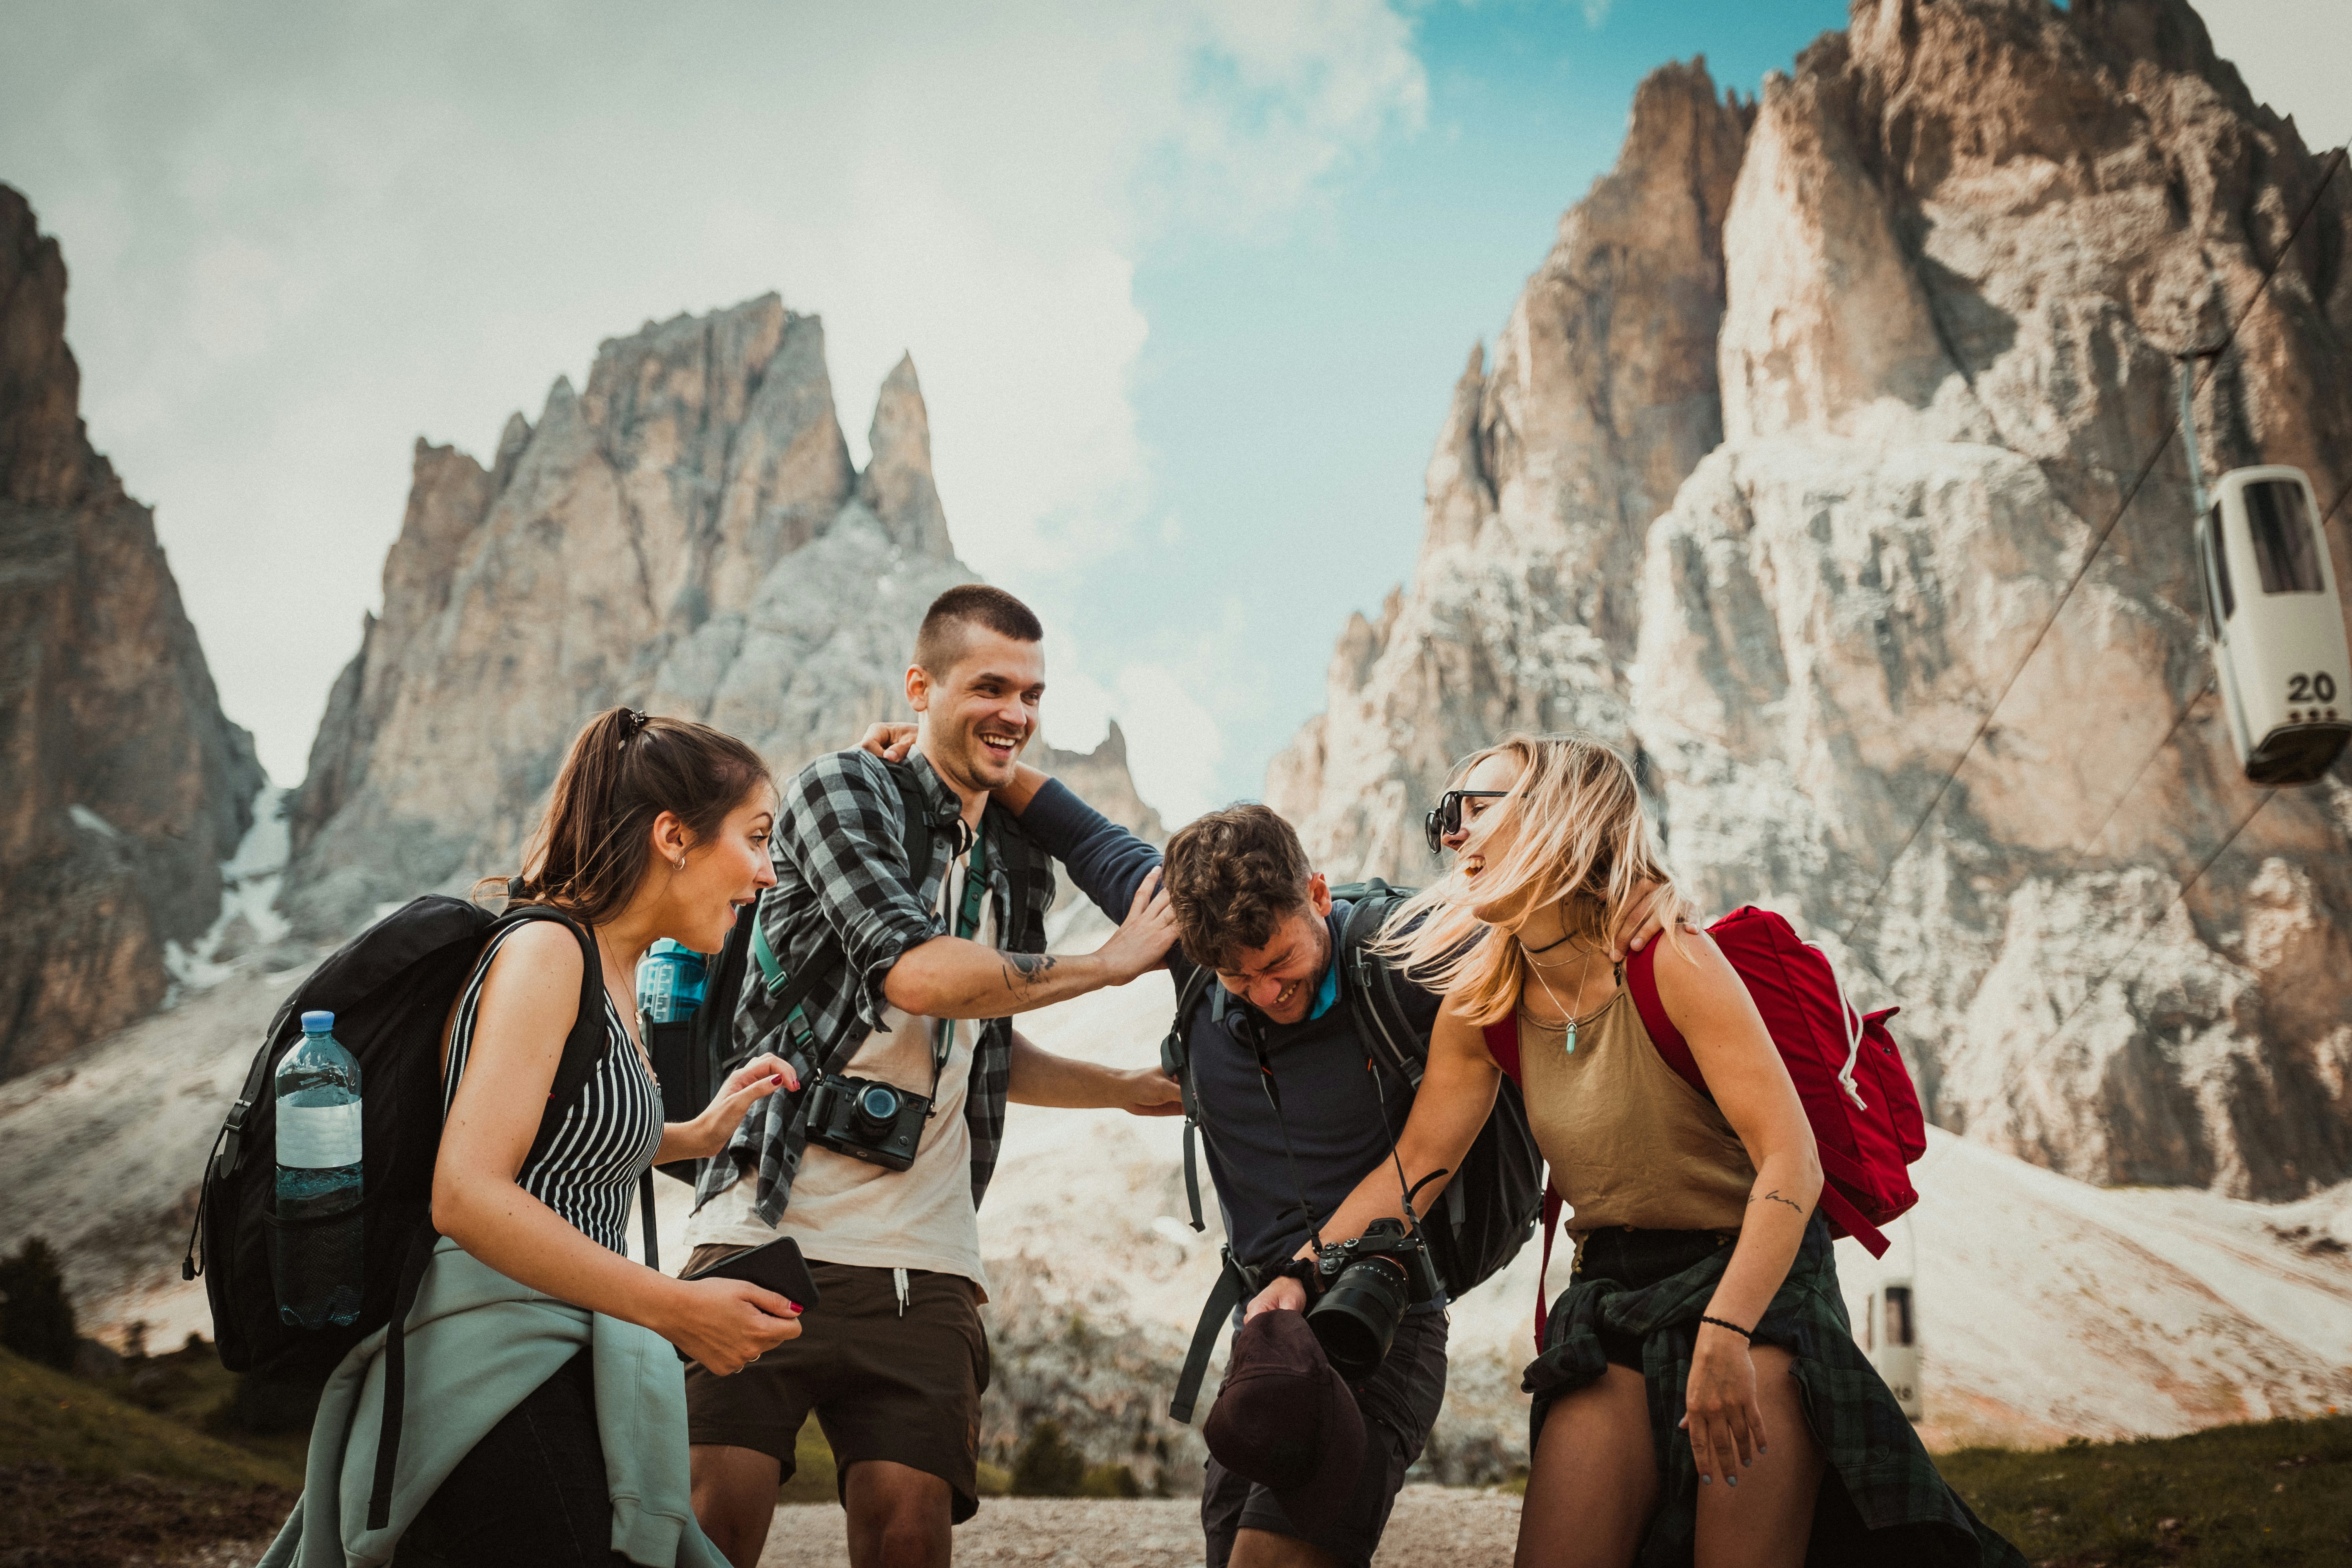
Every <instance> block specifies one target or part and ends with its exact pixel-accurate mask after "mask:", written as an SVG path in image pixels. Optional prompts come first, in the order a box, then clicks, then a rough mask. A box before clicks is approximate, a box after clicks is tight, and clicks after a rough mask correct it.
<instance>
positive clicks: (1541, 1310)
mask: <svg viewBox="0 0 2352 1568" xmlns="http://www.w3.org/2000/svg"><path fill="white" fill-rule="evenodd" d="M1485 1033H1486V1054H1487V1055H1488V1056H1490V1057H1492V1058H1495V1065H1496V1067H1498V1068H1502V1069H1503V1076H1504V1077H1505V1078H1507V1079H1510V1080H1511V1081H1512V1082H1513V1083H1515V1084H1517V1085H1518V1087H1519V1092H1520V1093H1522V1094H1524V1093H1526V1092H1527V1087H1528V1086H1527V1080H1526V1079H1524V1078H1522V1077H1521V1076H1520V1074H1519V1017H1518V1015H1517V1014H1516V1013H1514V1014H1511V1015H1509V1016H1507V1017H1501V1018H1497V1019H1496V1020H1495V1021H1494V1022H1493V1023H1491V1024H1489V1025H1487V1026H1486V1030H1485ZM1546 1177H1547V1179H1546V1180H1545V1182H1544V1195H1543V1218H1542V1220H1541V1221H1540V1222H1539V1224H1540V1226H1541V1228H1542V1230H1543V1262H1542V1263H1541V1264H1539V1265H1538V1266H1537V1268H1536V1354H1538V1355H1541V1354H1543V1348H1544V1322H1545V1321H1546V1320H1547V1319H1548V1318H1549V1316H1550V1313H1549V1310H1547V1309H1546V1307H1545V1305H1544V1291H1545V1290H1546V1289H1548V1288H1549V1280H1550V1278H1551V1244H1552V1238H1553V1237H1555V1236H1556V1235H1557V1234H1558V1233H1559V1211H1560V1208H1561V1206H1562V1204H1561V1199H1560V1195H1559V1188H1558V1187H1555V1186H1553V1185H1552V1184H1551V1182H1550V1180H1549V1173H1546Z"/></svg>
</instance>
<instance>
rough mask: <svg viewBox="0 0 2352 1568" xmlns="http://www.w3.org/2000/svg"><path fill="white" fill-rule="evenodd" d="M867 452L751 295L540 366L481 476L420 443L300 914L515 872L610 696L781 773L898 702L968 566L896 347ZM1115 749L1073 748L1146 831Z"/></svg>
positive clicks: (306, 834) (315, 809) (368, 629)
mask: <svg viewBox="0 0 2352 1568" xmlns="http://www.w3.org/2000/svg"><path fill="white" fill-rule="evenodd" d="M872 450H873V456H872V458H871V461H870V462H869V463H868V464H867V466H866V471H865V472H864V474H863V475H860V474H858V473H856V471H855V470H854V469H853V468H852V467H851V464H850V461H849V454H848V448H847V446H846V443H845V441H844V439H843V437H842V429H841V425H840V422H839V420H838V418H837V417H836V416H835V407H834V396H833V384H832V380H831V376H830V374H829V372H828V371H827V368H826V365H825V357H824V325H823V323H822V322H821V321H819V320H818V319H817V318H816V317H814V316H804V315H800V314H797V313H795V312H793V311H791V310H786V309H785V308H784V306H783V304H782V301H781V300H779V299H778V298H777V297H776V296H774V295H772V294H770V295H764V296H762V297H761V298H759V299H756V300H748V301H746V302H745V303H743V304H740V305H737V306H734V307H732V308H730V309H728V310H717V311H713V312H711V313H709V315H705V316H678V317H674V318H672V319H671V320H669V321H659V322H651V321H649V322H647V323H646V325H645V326H644V327H642V328H641V329H640V330H639V331H636V332H635V333H633V334H631V335H629V336H627V337H623V338H614V339H609V340H607V341H606V342H604V343H603V344H601V345H600V346H599V348H598V350H597V354H596V360H595V363H594V365H593V367H592V368H591V370H590V372H589V374H588V381H587V386H586V390H585V391H583V392H581V393H579V394H577V395H574V394H573V392H572V388H571V385H570V384H569V383H568V382H566V381H564V380H562V379H561V378H559V379H558V380H557V381H556V383H555V384H554V385H553V387H552V388H551V390H550V392H549V394H548V397H547V403H546V406H545V408H544V409H543V410H542V412H541V416H540V417H539V420H538V422H537V423H536V424H535V425H534V424H531V423H530V422H528V421H525V420H524V419H523V418H521V416H515V417H514V418H512V419H510V420H509V421H508V423H507V426H506V429H505V431H504V432H503V433H502V434H501V436H500V437H499V448H498V454H497V456H496V458H494V459H493V461H492V463H491V464H490V466H489V467H488V468H484V467H483V466H482V465H481V464H480V463H478V462H477V461H476V460H475V459H474V458H471V457H469V456H467V455H466V454H465V453H463V452H460V451H457V449H455V448H454V447H441V446H434V445H431V444H429V443H425V442H421V441H420V442H419V443H418V445H417V448H416V459H415V468H414V472H413V478H412V482H411V486H410V490H409V499H408V509H407V512H406V515H405V516H404V519H403V521H402V525H401V531H400V536H399V538H398V539H397V540H396V541H395V542H394V544H393V547H392V550H391V552H390V553H389V554H388V555H387V556H386V558H385V562H384V574H383V611H382V613H381V615H380V616H375V617H371V618H370V619H369V620H368V621H367V622H366V624H365V625H364V626H363V628H362V640H361V647H360V652H359V654H358V656H357V657H356V658H354V659H353V660H352V663H351V665H350V666H349V667H347V668H345V670H344V671H343V673H342V676H341V679H339V680H338V682H337V684H336V687H335V689H334V692H333V694H332V696H331V698H330V700H329V703H328V709H327V714H326V717H325V719H324V721H322V722H321V724H320V731H319V736H318V740H317V742H315V743H314V745H313V747H312V749H311V756H310V776H309V778H308V780H307V781H306V782H305V784H304V785H303V787H302V790H301V792H300V795H299V798H298V799H297V801H296V803H295V807H294V812H293V826H294V860H293V864H292V866H291V868H289V873H288V877H287V884H286V886H287V891H286V894H285V907H286V909H287V910H288V913H289V916H290V917H291V918H292V920H293V921H294V923H295V927H296V930H297V931H298V932H299V933H301V934H304V935H307V936H311V937H321V936H328V935H332V934H338V933H341V932H343V931H349V930H350V929H352V926H353V925H355V924H356V923H357V922H359V921H362V920H363V919H364V918H365V917H366V916H367V915H368V914H369V913H371V912H372V911H373V910H375V909H376V908H377V907H378V906H379V905H381V904H383V903H384V902H386V901H388V900H394V899H400V898H405V897H407V896H409V895H411V894H414V893H416V892H419V891H424V890H426V889H436V888H440V889H465V888H466V887H467V886H469V885H470V884H471V883H472V882H473V880H474V879H476V878H478V877H483V876H491V875H498V876H503V875H506V874H509V872H511V871H512V870H513V869H515V867H516V862H517V861H518V859H519V857H520V853H521V848H522V837H523V835H524V834H525V833H526V832H527V831H528V828H529V826H530V822H531V821H532V819H533V814H534V813H535V812H536V810H537V808H538V806H539V804H540V801H541V796H542V795H543V794H544V792H545V790H546V788H547V786H548V784H550V783H551V781H552V780H553V778H554V775H555V770H556V768H557V766H558V764H559V763H561V761H562V754H563V750H564V748H565V747H566V746H567V745H568V744H569V743H570V742H571V739H572V735H573V734H574V733H575V732H576V731H577V730H578V728H579V726H580V724H581V723H582V722H583V721H584V720H585V719H586V718H587V716H588V715H589V714H591V713H593V712H594V711H596V710H599V709H602V708H604V707H608V706H610V705H612V704H613V703H615V702H626V703H628V704H629V705H631V706H633V707H638V708H643V709H646V710H649V711H654V712H661V713H669V714H676V715H679V716H682V717H688V718H694V719H699V720H702V721H706V722H709V723H711V724H714V725H717V726H719V728H721V729H724V730H727V731H730V732H732V733H734V734H737V735H740V736H742V737H743V738H744V739H745V740H747V741H749V742H751V743H752V744H753V745H754V746H756V747H758V748H759V750H760V751H761V754H762V755H764V756H765V757H766V758H767V759H768V761H769V763H771V765H772V767H774V769H775V770H776V772H777V773H778V774H779V775H780V776H781V775H782V774H784V773H789V772H791V771H793V770H794V769H796V768H798V767H799V766H801V765H802V764H803V763H805V762H807V761H808V760H809V759H810V758H811V757H813V756H814V755H816V754H817V753H818V752H824V751H830V750H833V749H834V748H835V747H838V746H843V745H847V744H849V743H851V742H855V741H856V738H857V737H858V735H859V734H860V733H861V732H863V731H864V730H865V728H866V725H867V724H869V723H871V722H872V721H875V720H877V719H881V718H885V717H897V716H898V715H899V714H900V713H901V710H903V708H904V697H903V692H902V682H903V678H904V674H905V670H906V663H907V657H908V652H909V650H910V649H911V648H912V647H913V644H914V636H915V628H916V626H917V625H918V624H919V621H920V620H921V617H922V614H923V611H924V610H925V609H926V608H928V607H929V604H930V602H931V600H932V599H933V598H934V597H936V596H937V595H939V594H940V593H941V592H942V591H944V590H945V589H947V588H949V587H950V586H953V585H954V584H958V583H962V582H968V581H971V576H972V574H971V571H970V570H969V569H968V568H966V567H965V566H964V565H963V564H962V563H961V562H960V561H958V560H957V559H956V556H955V551H954V546H953V543H952V542H951V541H950V538H949V536H948V531H947V521H946V517H945V514H944V512H943V510H941V507H940V499H939V491H938V489H937V486H936V484H935V483H934V481H933V479H932V474H931V458H930V425H929V416H928V415H927V413H926V412H925V410H924V406H923V399H922V390H921V387H920V385H919V383H918V382H917V380H916V376H915V367H914V363H913V362H912V361H911V360H910V359H902V360H900V361H899V363H898V366H897V368H895V369H894V370H893V371H892V372H891V373H890V374H889V376H888V378H887V380H886V381H885V382H884V383H883V384H882V387H881V391H880V395H879V396H878V398H877V404H876V408H875V414H874V422H873V436H872ZM1112 742H1116V745H1115V746H1114V750H1115V751H1116V752H1118V756H1117V758H1116V760H1112V759H1109V758H1107V757H1106V756H1105V754H1104V753H1103V752H1100V751H1097V752H1096V753H1094V754H1093V755H1092V756H1091V757H1073V758H1072V759H1071V760H1072V761H1073V762H1074V763H1080V764H1083V766H1084V771H1085V772H1086V773H1087V775H1088V776H1089V777H1090V778H1092V779H1094V780H1095V781H1096V784H1095V787H1096V788H1097V790H1099V791H1102V792H1106V793H1107V794H1108V795H1110V796H1114V797H1118V798H1120V799H1123V800H1125V801H1127V802H1128V803H1129V804H1128V809H1127V815H1128V816H1129V817H1132V818H1133V819H1134V820H1135V821H1137V822H1141V821H1144V820H1146V818H1147V816H1148V814H1149V807H1146V806H1144V805H1142V804H1141V802H1140V801H1139V800H1134V799H1133V798H1132V797H1133V796H1134V785H1133V784H1132V782H1131V781H1129V780H1128V779H1127V777H1126V764H1125V760H1124V740H1123V738H1121V737H1119V736H1118V735H1117V733H1116V731H1114V733H1113V736H1112V741H1111V742H1106V744H1111V743H1112ZM1151 820H1153V821H1155V822H1156V819H1151Z"/></svg>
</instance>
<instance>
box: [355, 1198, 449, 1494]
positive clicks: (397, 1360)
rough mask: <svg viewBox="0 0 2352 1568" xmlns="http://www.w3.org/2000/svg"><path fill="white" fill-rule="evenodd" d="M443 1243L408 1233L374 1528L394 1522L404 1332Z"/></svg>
mask: <svg viewBox="0 0 2352 1568" xmlns="http://www.w3.org/2000/svg"><path fill="white" fill-rule="evenodd" d="M440 1239H441V1237H440V1236H439V1235H438V1233H436V1231H435V1230H434V1228H433V1226H431V1225H429V1224H428V1225H420V1226H417V1227H416V1229H415V1232H413V1233H412V1234H411V1235H410V1237H409V1238H408V1257H407V1258H406V1259H405V1260H404V1261H403V1262H402V1264H401V1266H400V1289H398V1290H397V1291H396V1292H394V1296H393V1299H392V1321H391V1322H390V1323H388V1324H386V1325H385V1333H384V1342H383V1428H382V1430H381V1432H380V1433H379V1434H378V1436H377V1438H376V1445H375V1480H374V1484H373V1486H372V1487H371V1488H370V1489H369V1490H368V1510H367V1527H368V1528H369V1529H370V1530H383V1529H385V1528H386V1527H388V1526H389V1525H390V1524H391V1522H392V1483H393V1472H394V1468H396V1467H397V1466H398V1465H399V1463H400V1425H401V1416H402V1414H403V1412H404V1407H405V1406H406V1405H407V1404H408V1356H407V1337H406V1336H405V1335H404V1333H402V1329H403V1327H404V1325H405V1324H406V1323H407V1321H408V1314H409V1313H410V1312H411V1311H413V1310H415V1307H416V1292H417V1290H418V1289H419V1288H420V1287H422V1286H423V1285H424V1283H425V1268H426V1266H427V1265H428V1264H430V1263H431V1262H432V1261H433V1248H434V1247H435V1245H436V1243H438V1242H439V1241H440Z"/></svg>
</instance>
